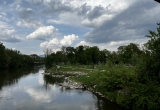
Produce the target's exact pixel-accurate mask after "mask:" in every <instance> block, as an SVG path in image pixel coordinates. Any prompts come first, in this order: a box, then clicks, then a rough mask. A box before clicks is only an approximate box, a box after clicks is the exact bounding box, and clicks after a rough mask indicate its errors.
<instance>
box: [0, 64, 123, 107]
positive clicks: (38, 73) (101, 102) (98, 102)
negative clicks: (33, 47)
mask: <svg viewBox="0 0 160 110" xmlns="http://www.w3.org/2000/svg"><path fill="white" fill-rule="evenodd" d="M43 72H44V66H35V67H33V68H26V69H16V70H3V71H2V70H0V110H122V108H121V107H120V106H118V105H117V104H115V103H112V102H110V101H108V100H106V99H104V98H101V97H99V96H97V95H95V94H93V93H92V92H90V91H87V90H85V91H84V90H81V89H74V90H69V89H67V90H66V89H63V88H62V87H61V86H59V85H58V84H57V83H59V82H62V81H63V79H60V78H58V79H56V78H52V77H51V76H46V75H43V74H42V73H43Z"/></svg>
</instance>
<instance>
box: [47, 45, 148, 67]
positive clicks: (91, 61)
mask: <svg viewBox="0 0 160 110" xmlns="http://www.w3.org/2000/svg"><path fill="white" fill-rule="evenodd" d="M144 54H145V51H144V49H143V48H142V47H140V45H138V44H135V43H130V44H129V45H126V46H120V47H118V51H113V52H111V51H109V50H107V49H103V50H100V49H99V47H97V46H93V47H89V46H83V45H80V46H78V47H76V48H74V47H71V46H69V47H64V46H63V47H62V48H61V50H60V51H57V52H52V51H51V49H47V50H46V51H45V56H46V57H45V64H46V66H47V67H52V64H61V63H64V64H81V65H95V64H106V62H107V61H111V62H112V63H113V64H119V63H124V64H126V65H127V64H128V65H135V64H136V63H137V62H138V59H139V58H140V57H141V56H142V55H144Z"/></svg>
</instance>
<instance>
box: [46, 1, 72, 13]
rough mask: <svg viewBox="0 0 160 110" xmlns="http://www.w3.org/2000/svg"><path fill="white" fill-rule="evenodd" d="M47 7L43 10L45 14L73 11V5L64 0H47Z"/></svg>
mask: <svg viewBox="0 0 160 110" xmlns="http://www.w3.org/2000/svg"><path fill="white" fill-rule="evenodd" d="M45 3H46V5H47V8H46V9H44V10H43V13H45V14H53V13H57V14H58V13H65V12H72V7H71V6H69V4H67V3H66V2H62V1H59V0H57V1H48V2H45Z"/></svg>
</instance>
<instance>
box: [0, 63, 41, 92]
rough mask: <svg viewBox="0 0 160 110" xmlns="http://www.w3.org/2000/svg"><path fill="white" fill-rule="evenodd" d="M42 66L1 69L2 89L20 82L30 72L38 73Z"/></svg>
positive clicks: (0, 86) (0, 83)
mask: <svg viewBox="0 0 160 110" xmlns="http://www.w3.org/2000/svg"><path fill="white" fill-rule="evenodd" d="M40 68H42V66H35V67H27V68H19V69H6V70H0V90H2V88H3V87H5V86H11V85H14V84H16V83H18V81H19V79H21V78H22V77H25V76H27V75H29V74H36V73H37V72H38V71H39V69H40Z"/></svg>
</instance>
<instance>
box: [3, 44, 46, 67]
mask: <svg viewBox="0 0 160 110" xmlns="http://www.w3.org/2000/svg"><path fill="white" fill-rule="evenodd" d="M34 62H43V59H42V58H39V57H37V58H32V57H31V56H29V55H23V54H21V53H20V51H17V50H12V49H7V48H5V46H4V45H3V43H0V69H3V68H19V67H26V66H33V65H34Z"/></svg>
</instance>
